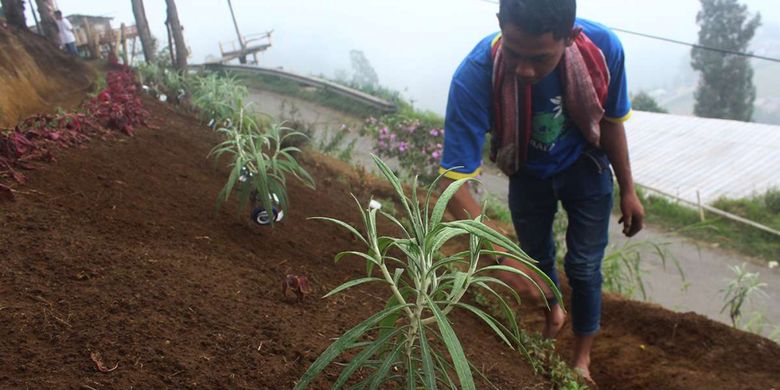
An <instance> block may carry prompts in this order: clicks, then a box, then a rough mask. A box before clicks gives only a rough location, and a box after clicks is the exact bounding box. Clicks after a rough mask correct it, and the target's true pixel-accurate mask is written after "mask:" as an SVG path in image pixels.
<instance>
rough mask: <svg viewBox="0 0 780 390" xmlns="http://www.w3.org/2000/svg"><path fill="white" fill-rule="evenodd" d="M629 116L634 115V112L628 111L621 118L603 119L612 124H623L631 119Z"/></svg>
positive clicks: (606, 117)
mask: <svg viewBox="0 0 780 390" xmlns="http://www.w3.org/2000/svg"><path fill="white" fill-rule="evenodd" d="M631 115H634V110H631V111H629V112H628V114H626V115H624V116H623V117H622V118H610V117H608V116H605V117H604V119H606V120H608V121H610V122H612V123H623V122H626V121H627V120H629V119H631Z"/></svg>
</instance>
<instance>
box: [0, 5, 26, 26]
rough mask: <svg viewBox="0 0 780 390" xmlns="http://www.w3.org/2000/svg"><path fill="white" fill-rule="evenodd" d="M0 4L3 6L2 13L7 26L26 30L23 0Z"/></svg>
mask: <svg viewBox="0 0 780 390" xmlns="http://www.w3.org/2000/svg"><path fill="white" fill-rule="evenodd" d="M0 4H2V6H3V13H4V14H5V20H7V21H8V24H10V25H12V26H14V27H18V28H23V29H26V28H27V20H26V19H25V17H24V0H0Z"/></svg>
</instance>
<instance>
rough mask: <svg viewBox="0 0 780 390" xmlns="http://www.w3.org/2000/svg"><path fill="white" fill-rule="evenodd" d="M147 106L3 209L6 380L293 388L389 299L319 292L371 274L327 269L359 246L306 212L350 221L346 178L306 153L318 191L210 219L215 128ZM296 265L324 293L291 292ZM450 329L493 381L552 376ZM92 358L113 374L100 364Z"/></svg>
mask: <svg viewBox="0 0 780 390" xmlns="http://www.w3.org/2000/svg"><path fill="white" fill-rule="evenodd" d="M148 103H149V105H150V108H151V111H152V113H153V120H152V124H153V126H155V127H157V128H158V129H155V130H149V129H145V130H141V131H139V134H138V135H137V136H136V137H133V138H126V139H122V140H120V141H114V142H103V143H94V144H92V145H90V147H89V148H88V149H87V150H66V151H63V152H62V153H61V154H60V155H59V156H58V161H59V162H58V163H57V165H56V166H50V167H49V169H46V170H44V171H40V172H35V173H34V174H32V175H31V177H30V182H29V184H28V185H27V186H25V187H23V188H18V190H19V191H23V192H22V193H17V195H18V196H17V201H16V202H14V203H6V204H3V205H0V308H1V309H0V351H2V352H1V353H0V388H9V387H10V388H27V387H30V388H79V386H82V385H87V386H91V387H94V388H128V387H131V386H134V387H141V388H164V387H176V388H194V387H205V388H220V387H229V388H252V389H255V388H273V389H279V388H289V387H291V386H292V384H293V383H294V381H295V380H296V379H297V378H298V377H299V376H300V375H301V374H302V373H303V371H304V370H305V368H306V367H307V366H308V364H310V363H311V362H312V361H313V360H314V359H315V358H316V357H317V356H318V355H319V353H320V352H321V351H322V350H324V348H325V347H326V346H327V345H329V343H330V342H331V339H332V338H333V337H336V336H338V335H340V334H341V333H342V332H344V331H345V330H346V329H349V328H350V327H352V326H354V325H355V324H357V322H359V321H360V320H361V319H364V318H366V317H367V316H368V315H369V313H370V312H372V311H375V310H377V309H380V308H381V307H382V305H383V298H385V297H386V296H387V294H386V292H385V291H383V290H380V289H370V288H369V289H360V290H355V291H352V292H348V293H347V294H343V295H342V296H341V297H337V298H333V299H328V300H320V299H319V298H317V297H318V296H321V295H322V294H323V293H324V292H326V291H327V290H329V289H331V288H333V287H335V286H337V285H338V284H340V283H343V282H344V281H346V280H347V279H349V278H353V277H356V276H359V275H361V274H362V273H363V272H364V271H362V270H363V269H364V267H361V266H360V265H359V264H357V263H356V262H348V261H345V262H344V263H343V264H340V265H339V266H335V265H333V261H332V259H333V256H334V255H335V254H336V253H337V252H339V251H341V250H345V249H349V248H353V247H354V245H355V244H354V242H353V241H352V240H351V239H350V237H349V236H348V234H346V233H345V232H342V231H340V230H336V229H333V228H332V227H331V226H328V225H325V224H324V223H322V222H317V221H308V220H306V217H308V216H325V215H328V216H336V217H339V218H345V219H347V220H349V221H352V222H353V223H357V220H356V218H357V217H358V213H357V210H355V209H354V205H353V203H351V202H349V201H348V199H349V198H348V192H349V185H348V184H345V182H346V181H347V180H344V181H341V180H339V177H346V176H345V175H343V174H341V173H339V172H338V171H332V170H331V169H329V168H328V166H327V165H326V164H323V163H320V162H318V161H316V160H310V161H309V162H308V167H309V169H310V171H311V172H312V173H313V174H314V176H315V177H318V178H320V180H321V181H320V187H319V189H318V190H317V191H311V190H308V189H305V187H303V186H301V185H298V184H297V183H292V184H291V190H290V191H291V194H292V195H291V196H292V198H291V202H292V205H293V207H294V208H293V210H292V213H291V214H290V215H289V216H287V217H286V218H285V220H284V223H282V224H280V225H278V226H277V227H276V228H274V229H270V228H256V227H253V226H249V225H248V224H247V223H246V222H245V220H246V218H241V219H239V217H238V216H237V215H236V214H235V213H234V212H233V209H224V210H222V211H220V212H218V213H216V214H215V212H214V204H215V202H214V200H215V195H216V194H217V193H218V191H219V190H220V186H221V185H222V184H223V180H224V178H225V177H226V173H225V171H224V170H215V169H214V168H213V164H212V163H210V162H209V161H207V160H206V159H205V156H206V155H207V153H208V151H209V149H210V148H211V147H212V146H213V145H214V144H216V143H217V141H218V138H217V137H216V135H215V133H214V132H212V131H211V130H209V129H207V128H204V127H203V126H202V125H199V124H198V123H197V122H196V121H195V120H194V119H192V118H190V117H187V116H184V115H180V114H178V113H175V112H173V111H170V110H169V109H168V108H166V107H163V106H160V105H157V104H155V103H153V102H151V101H148ZM288 273H293V274H303V275H307V276H308V277H309V279H310V282H311V283H312V285H313V287H314V290H315V293H316V294H315V295H314V296H310V297H309V298H307V299H306V300H305V301H304V303H303V304H296V303H295V300H294V298H292V297H291V298H289V299H285V298H284V297H283V296H282V291H281V282H282V280H283V279H284V276H285V275H286V274H288ZM457 323H458V325H460V326H461V328H460V329H461V330H460V334H461V335H462V337H463V338H464V339H468V340H467V342H466V343H467V344H468V350H469V352H470V353H471V356H472V357H473V358H474V361H476V362H480V364H482V365H483V366H484V367H485V369H486V371H487V373H488V374H489V375H490V377H491V379H492V380H493V381H494V382H495V383H496V384H497V385H499V386H501V387H504V388H506V387H513V386H509V384H510V383H528V384H538V383H543V382H544V379H543V378H535V377H534V376H533V374H532V372H531V371H530V368H528V367H527V365H525V364H524V363H522V362H521V361H520V357H519V356H516V355H515V356H513V357H512V358H511V359H509V357H510V356H512V354H511V352H509V351H504V350H503V349H502V348H501V345H500V343H499V341H498V340H496V339H494V338H493V337H491V336H490V333H489V329H485V328H484V327H482V326H480V325H479V323H478V322H477V321H476V320H475V319H473V318H470V317H464V318H459V319H458V320H457ZM495 351H503V352H495ZM91 352H99V353H101V355H102V357H103V360H104V363H105V365H106V366H108V367H113V365H114V364H116V363H117V362H118V363H119V368H117V370H116V371H113V372H110V373H100V372H97V371H96V369H95V366H94V364H93V363H92V361H91V360H90V353H91ZM501 356H504V357H506V359H500V357H501ZM333 373H337V370H336V369H335V368H334V369H333V370H331V371H330V375H329V376H326V377H325V379H328V378H333V377H332V374H333ZM499 373H502V374H501V375H499ZM503 373H508V375H504V374H503Z"/></svg>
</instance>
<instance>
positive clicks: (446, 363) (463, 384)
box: [295, 155, 562, 389]
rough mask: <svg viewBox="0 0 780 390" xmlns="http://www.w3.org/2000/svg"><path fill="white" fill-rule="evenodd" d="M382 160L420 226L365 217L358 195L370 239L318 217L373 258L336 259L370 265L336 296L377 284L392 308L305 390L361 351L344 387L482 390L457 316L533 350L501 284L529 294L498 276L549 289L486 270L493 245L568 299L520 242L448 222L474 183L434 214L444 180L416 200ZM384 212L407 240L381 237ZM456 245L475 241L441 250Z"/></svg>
mask: <svg viewBox="0 0 780 390" xmlns="http://www.w3.org/2000/svg"><path fill="white" fill-rule="evenodd" d="M372 158H373V160H374V162H375V163H376V165H377V167H378V168H379V171H380V172H381V173H382V175H383V176H384V177H385V178H386V179H387V180H388V181H389V182H390V184H391V185H392V187H393V189H394V192H395V195H396V197H397V198H398V201H399V205H400V208H401V213H402V214H404V215H405V216H406V217H408V219H409V221H410V223H409V224H404V223H401V222H400V221H399V220H398V219H397V218H396V217H393V216H392V215H389V214H386V213H384V212H382V211H380V210H377V209H376V208H368V209H367V210H364V209H363V207H362V206H360V202H359V201H358V200H357V198H355V201H356V202H357V203H358V208H359V209H360V213H361V216H362V220H363V224H364V228H365V231H364V233H361V232H359V231H358V230H357V229H355V228H354V227H352V226H351V225H349V224H347V223H345V222H342V221H339V220H336V219H332V218H316V219H319V220H323V221H328V222H331V223H334V224H336V225H338V226H341V227H342V228H344V229H346V230H347V231H349V232H350V233H351V234H352V235H354V236H355V237H356V238H357V240H359V242H361V243H362V244H364V245H365V246H366V249H365V251H363V252H360V251H347V252H342V253H340V254H339V255H337V256H336V261H338V260H341V259H342V258H344V257H346V256H356V257H358V258H361V259H363V260H364V261H365V262H366V266H367V276H366V277H365V278H361V279H355V280H351V281H349V282H346V283H344V284H342V285H340V286H338V287H336V288H335V289H333V290H332V291H331V292H330V293H328V294H327V295H326V297H328V296H332V295H334V294H337V293H339V292H341V291H344V290H346V289H349V288H352V287H355V286H358V285H362V284H364V283H372V282H376V283H381V284H382V285H383V286H385V287H387V288H388V289H389V292H390V298H389V299H388V301H387V304H386V306H385V308H384V309H383V310H382V311H380V312H378V313H376V314H373V315H371V316H370V317H369V318H368V319H366V320H365V321H363V322H362V323H360V324H359V325H357V326H355V327H354V328H352V329H350V330H349V331H347V332H346V333H345V334H343V335H342V336H341V337H339V338H338V339H337V340H336V342H334V343H333V344H332V345H331V346H329V347H328V348H327V349H326V350H325V351H324V352H323V353H322V355H320V357H319V358H318V359H317V360H316V361H315V362H314V363H313V364H312V365H311V366H310V367H309V369H308V370H307V371H306V372H305V373H304V374H303V376H302V377H301V379H300V381H299V382H298V383H297V385H296V387H295V388H296V389H302V388H305V387H306V385H308V384H309V383H310V382H311V381H312V380H313V379H314V378H315V377H316V376H317V375H318V374H319V373H320V372H322V370H323V369H325V368H326V367H327V366H328V365H330V364H331V363H332V362H333V360H334V359H336V358H337V357H338V356H340V355H341V354H342V353H345V352H350V353H356V354H355V355H353V357H352V360H351V361H349V362H348V363H346V364H345V367H344V369H343V370H342V371H341V374H340V375H339V377H338V378H337V379H336V382H335V384H334V385H333V387H334V388H339V387H341V386H343V385H344V384H345V383H346V382H347V381H348V380H349V379H350V377H351V376H352V375H353V374H354V373H355V372H357V371H358V370H361V372H362V373H364V374H366V375H364V376H363V379H362V381H361V382H360V383H359V384H357V385H356V387H361V388H362V387H365V388H372V389H376V388H378V387H379V386H381V385H382V384H385V383H389V382H393V383H395V384H396V385H400V384H406V385H407V386H408V388H410V389H415V388H418V387H419V386H424V387H425V388H436V387H437V385H439V384H443V385H444V386H447V387H450V388H455V387H459V388H463V389H474V388H475V384H474V379H473V373H472V368H473V365H471V364H470V362H469V361H468V359H467V358H466V355H465V353H464V352H463V348H462V346H461V343H460V341H459V339H458V337H457V335H456V333H455V330H454V329H453V327H452V325H451V324H450V321H449V319H448V316H449V315H450V314H451V313H452V311H453V310H454V309H456V308H457V309H461V310H464V311H466V312H469V313H472V314H473V315H476V316H477V317H478V318H480V319H481V320H482V321H484V322H485V323H486V324H487V325H488V326H489V327H490V328H491V329H492V330H493V331H494V332H495V333H496V335H497V336H498V337H499V338H500V339H501V340H502V341H503V342H504V343H506V344H507V346H508V347H510V348H515V347H519V348H521V349H522V350H523V351H525V349H523V346H522V344H520V343H519V340H520V338H519V337H520V336H519V335H520V331H519V328H518V326H517V321H516V318H515V316H514V313H513V311H512V309H511V308H510V306H509V304H508V303H507V302H506V300H505V299H504V298H503V296H502V295H501V294H499V293H498V292H496V290H494V289H493V287H492V286H499V287H504V288H506V289H508V291H510V292H511V293H512V294H514V298H515V299H517V300H518V301H519V297H518V296H517V294H516V293H515V292H514V290H512V289H511V288H509V286H507V285H506V284H505V283H503V282H502V281H500V280H498V279H496V278H495V277H492V276H490V273H491V272H493V271H507V272H511V273H513V274H516V275H519V276H521V277H525V278H527V279H528V280H529V281H531V282H532V283H534V284H535V285H536V287H537V288H539V289H540V290H541V287H540V286H539V285H538V284H536V283H535V282H534V280H533V279H532V278H531V277H530V276H529V275H527V274H524V273H523V272H521V271H519V270H517V269H515V268H511V267H507V266H502V265H490V266H486V267H480V266H479V265H478V260H479V258H480V257H482V256H492V255H496V254H497V253H498V252H496V251H494V250H493V246H494V245H498V246H501V247H502V248H505V249H506V250H507V251H508V253H502V255H504V256H507V257H511V258H514V259H516V260H518V261H520V262H522V263H524V264H526V265H527V266H528V268H529V269H530V270H531V271H532V272H533V273H535V274H537V275H539V276H540V277H541V278H542V280H544V281H545V283H546V284H547V285H548V286H550V288H551V289H552V291H553V292H554V294H555V296H556V297H557V298H558V300H559V301H560V302H562V300H561V294H560V292H559V291H558V290H557V289H556V288H555V287H554V285H553V283H552V281H551V280H550V279H549V278H548V277H547V276H546V275H545V274H544V273H543V272H542V271H540V270H539V269H538V268H537V267H536V266H535V265H534V263H535V262H534V261H533V260H532V259H531V258H529V257H528V256H527V255H526V254H525V253H524V252H523V251H522V250H521V249H520V247H519V246H518V245H517V244H516V243H514V242H513V241H512V240H510V239H508V238H506V237H504V236H502V235H501V234H499V233H498V232H496V231H495V230H493V229H492V228H490V227H488V226H487V225H485V224H484V223H483V222H482V221H483V216H482V215H480V216H477V217H476V218H475V219H474V220H462V221H454V222H444V221H443V220H442V219H443V217H444V212H445V209H446V207H447V204H448V203H449V201H450V199H451V198H452V196H453V195H454V194H455V192H456V191H457V190H458V189H459V188H460V187H461V186H463V185H464V184H467V183H468V182H469V181H471V180H473V179H464V180H459V181H456V182H454V183H452V184H451V185H450V186H449V187H448V188H447V189H446V190H445V191H444V192H443V193H442V194H441V196H440V197H439V199H438V200H437V201H436V202H435V204H434V205H433V208H431V207H430V206H431V203H432V197H433V191H434V189H435V188H437V185H438V181H439V180H440V179H441V176H440V177H439V178H437V179H436V180H435V181H434V183H433V184H431V186H430V187H429V188H428V190H427V194H426V196H425V199H424V200H423V201H422V202H420V200H421V199H419V198H418V191H417V179H416V178H415V179H413V180H412V188H411V192H410V194H411V195H410V196H408V195H406V193H405V191H404V188H403V187H402V185H401V182H400V180H399V178H398V177H397V176H396V175H395V174H394V173H393V172H392V171H391V170H390V168H389V167H388V166H387V165H386V164H385V163H384V162H383V161H382V160H380V159H379V158H378V157H376V156H373V155H372ZM377 214H382V216H384V217H385V218H387V219H388V220H389V221H391V222H392V223H393V224H395V225H396V226H397V227H398V229H399V231H400V234H399V235H400V236H401V237H391V236H382V235H380V233H379V232H378V229H377ZM464 236H465V237H464ZM453 239H458V240H468V243H469V250H467V251H464V252H461V253H457V254H454V255H451V256H446V257H441V256H438V255H437V254H438V253H439V249H440V248H441V247H442V246H443V245H444V244H445V243H447V242H449V241H450V240H453ZM375 271H376V273H378V276H376V275H375ZM475 288H478V289H481V290H484V291H485V292H487V293H490V294H491V295H492V296H494V297H496V299H497V300H498V302H499V304H500V306H501V308H502V311H503V312H504V315H505V316H506V318H507V319H508V320H507V321H506V324H504V323H502V322H500V321H498V320H497V319H496V318H494V317H493V316H491V315H489V314H487V313H485V312H484V311H483V310H482V309H479V308H477V307H474V306H472V305H469V304H467V303H464V302H462V298H463V296H464V295H465V294H466V292H467V291H469V290H470V289H472V290H473V289H475ZM477 372H478V371H477Z"/></svg>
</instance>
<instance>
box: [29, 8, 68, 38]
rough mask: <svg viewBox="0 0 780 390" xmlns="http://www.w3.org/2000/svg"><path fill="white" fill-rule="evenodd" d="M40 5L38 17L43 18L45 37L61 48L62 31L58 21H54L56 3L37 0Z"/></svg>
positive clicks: (42, 27)
mask: <svg viewBox="0 0 780 390" xmlns="http://www.w3.org/2000/svg"><path fill="white" fill-rule="evenodd" d="M35 2H36V3H37V4H38V15H40V16H41V29H42V30H43V31H42V32H43V35H45V36H46V38H48V39H49V41H51V42H52V43H54V44H55V45H57V46H60V45H61V44H62V42H60V29H59V27H57V21H56V20H55V19H54V11H55V8H54V3H52V0H36V1H35Z"/></svg>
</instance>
